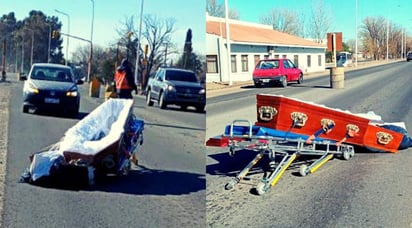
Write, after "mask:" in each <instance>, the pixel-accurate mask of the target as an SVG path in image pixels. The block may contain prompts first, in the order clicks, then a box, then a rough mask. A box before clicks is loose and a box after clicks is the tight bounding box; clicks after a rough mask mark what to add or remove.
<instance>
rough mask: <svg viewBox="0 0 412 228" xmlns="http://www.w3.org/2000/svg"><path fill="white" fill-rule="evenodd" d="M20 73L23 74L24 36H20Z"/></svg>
mask: <svg viewBox="0 0 412 228" xmlns="http://www.w3.org/2000/svg"><path fill="white" fill-rule="evenodd" d="M20 72H21V73H23V72H24V35H23V36H22V43H21V66H20Z"/></svg>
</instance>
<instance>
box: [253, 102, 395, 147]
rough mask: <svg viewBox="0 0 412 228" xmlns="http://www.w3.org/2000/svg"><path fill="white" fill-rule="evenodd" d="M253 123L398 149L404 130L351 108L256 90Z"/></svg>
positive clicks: (356, 143)
mask: <svg viewBox="0 0 412 228" xmlns="http://www.w3.org/2000/svg"><path fill="white" fill-rule="evenodd" d="M256 98H257V122H256V123H255V125H256V126H262V127H268V128H273V129H277V130H282V131H291V132H294V133H299V134H305V135H309V136H312V137H321V138H325V139H330V140H334V141H337V142H346V143H350V144H355V145H359V146H365V147H368V148H371V149H376V150H383V151H388V152H397V151H398V148H399V145H400V143H401V141H402V138H403V134H401V133H398V132H395V131H391V130H388V129H384V128H381V127H379V126H376V125H374V124H372V123H371V120H369V119H368V118H364V117H361V116H358V115H355V114H352V113H350V112H345V111H342V110H339V109H333V108H328V107H326V106H322V105H317V104H314V103H310V102H305V101H301V100H297V99H293V98H287V97H284V96H277V95H265V94H257V95H256Z"/></svg>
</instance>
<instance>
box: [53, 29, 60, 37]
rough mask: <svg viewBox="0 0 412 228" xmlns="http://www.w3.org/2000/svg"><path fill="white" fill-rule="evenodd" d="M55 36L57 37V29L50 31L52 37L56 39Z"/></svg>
mask: <svg viewBox="0 0 412 228" xmlns="http://www.w3.org/2000/svg"><path fill="white" fill-rule="evenodd" d="M57 37H59V31H58V30H53V32H52V38H53V39H57Z"/></svg>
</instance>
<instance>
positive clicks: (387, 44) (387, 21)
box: [386, 19, 389, 61]
mask: <svg viewBox="0 0 412 228" xmlns="http://www.w3.org/2000/svg"><path fill="white" fill-rule="evenodd" d="M388 58H389V19H387V20H386V61H388V60H389V59H388Z"/></svg>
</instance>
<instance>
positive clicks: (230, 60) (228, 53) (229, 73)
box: [225, 0, 232, 86]
mask: <svg viewBox="0 0 412 228" xmlns="http://www.w3.org/2000/svg"><path fill="white" fill-rule="evenodd" d="M227 5H228V4H227V0H225V23H226V46H227V69H228V72H227V75H228V77H229V86H231V85H232V77H231V73H232V58H231V53H230V31H229V23H228V20H229V10H228V6H227Z"/></svg>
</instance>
